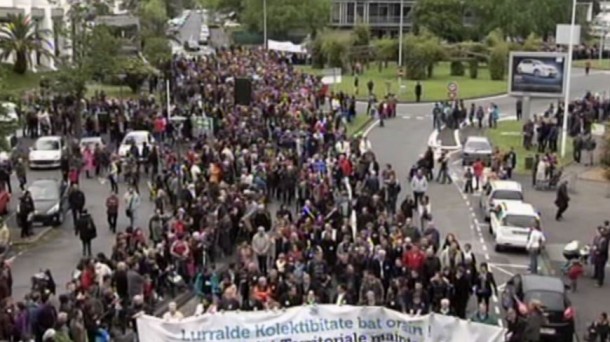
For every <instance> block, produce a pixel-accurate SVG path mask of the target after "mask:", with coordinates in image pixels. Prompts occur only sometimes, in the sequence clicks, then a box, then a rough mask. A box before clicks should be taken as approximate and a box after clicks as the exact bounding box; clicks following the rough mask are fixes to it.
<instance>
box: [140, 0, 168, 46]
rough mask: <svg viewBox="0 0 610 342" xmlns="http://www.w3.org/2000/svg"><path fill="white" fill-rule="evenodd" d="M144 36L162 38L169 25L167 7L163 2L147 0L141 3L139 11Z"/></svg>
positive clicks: (161, 0)
mask: <svg viewBox="0 0 610 342" xmlns="http://www.w3.org/2000/svg"><path fill="white" fill-rule="evenodd" d="M138 14H139V17H140V21H141V25H142V35H143V36H145V37H150V36H154V37H162V36H164V35H165V28H166V24H167V20H168V17H167V7H166V6H165V3H163V0H146V1H145V2H143V3H140V7H139V11H138Z"/></svg>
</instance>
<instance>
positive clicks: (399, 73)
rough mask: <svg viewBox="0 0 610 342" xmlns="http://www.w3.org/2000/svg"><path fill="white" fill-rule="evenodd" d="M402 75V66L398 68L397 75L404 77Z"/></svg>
mask: <svg viewBox="0 0 610 342" xmlns="http://www.w3.org/2000/svg"><path fill="white" fill-rule="evenodd" d="M404 76H405V73H404V71H403V70H402V68H400V69H398V77H404Z"/></svg>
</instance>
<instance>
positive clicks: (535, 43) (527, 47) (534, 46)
mask: <svg viewBox="0 0 610 342" xmlns="http://www.w3.org/2000/svg"><path fill="white" fill-rule="evenodd" d="M521 48H522V50H523V51H540V50H541V49H542V39H540V37H538V36H537V35H536V34H534V33H530V35H529V36H527V39H526V40H525V41H524V42H523V45H522V46H521Z"/></svg>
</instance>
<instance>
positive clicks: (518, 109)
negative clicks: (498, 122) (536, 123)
mask: <svg viewBox="0 0 610 342" xmlns="http://www.w3.org/2000/svg"><path fill="white" fill-rule="evenodd" d="M515 111H516V112H517V121H521V118H522V117H523V100H521V99H520V98H519V99H517V103H516V104H515Z"/></svg>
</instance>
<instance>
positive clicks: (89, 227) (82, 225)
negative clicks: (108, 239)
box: [75, 209, 97, 257]
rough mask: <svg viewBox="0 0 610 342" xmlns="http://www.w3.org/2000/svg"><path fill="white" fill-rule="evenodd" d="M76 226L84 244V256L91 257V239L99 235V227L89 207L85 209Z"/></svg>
mask: <svg viewBox="0 0 610 342" xmlns="http://www.w3.org/2000/svg"><path fill="white" fill-rule="evenodd" d="M75 226H76V227H75V228H76V231H77V232H78V236H79V237H80V241H81V243H82V246H83V256H88V257H91V256H92V253H91V241H93V240H94V239H95V238H96V237H97V228H96V227H95V223H94V222H93V218H92V217H91V215H90V214H89V213H88V212H87V209H83V211H82V212H81V214H80V216H79V218H78V221H77V223H76V225H75Z"/></svg>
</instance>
